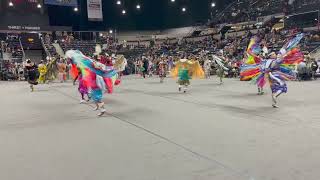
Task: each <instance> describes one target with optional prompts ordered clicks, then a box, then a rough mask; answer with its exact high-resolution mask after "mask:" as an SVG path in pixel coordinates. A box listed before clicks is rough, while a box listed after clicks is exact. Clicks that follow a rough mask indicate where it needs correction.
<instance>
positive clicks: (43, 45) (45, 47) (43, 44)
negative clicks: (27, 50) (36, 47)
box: [40, 37, 51, 58]
mask: <svg viewBox="0 0 320 180" xmlns="http://www.w3.org/2000/svg"><path fill="white" fill-rule="evenodd" d="M40 40H41V44H42V47H43V49H44V51H45V52H46V55H47V56H48V57H50V58H51V53H50V51H49V50H48V48H47V46H46V44H45V43H44V40H43V37H41V38H40Z"/></svg>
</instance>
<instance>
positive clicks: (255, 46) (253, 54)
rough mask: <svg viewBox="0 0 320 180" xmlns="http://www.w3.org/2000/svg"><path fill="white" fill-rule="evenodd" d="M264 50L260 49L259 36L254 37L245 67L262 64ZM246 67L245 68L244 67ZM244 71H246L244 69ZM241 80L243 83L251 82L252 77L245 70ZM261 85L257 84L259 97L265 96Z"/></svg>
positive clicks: (248, 49) (241, 73)
mask: <svg viewBox="0 0 320 180" xmlns="http://www.w3.org/2000/svg"><path fill="white" fill-rule="evenodd" d="M261 52H262V49H261V47H260V39H259V38H258V37H257V36H254V37H253V38H251V40H250V43H249V45H248V48H247V51H246V53H247V59H246V61H245V62H244V65H258V64H260V63H261V62H262V57H260V56H259V55H260V54H261ZM242 67H245V66H242ZM243 70H244V69H243ZM240 78H241V80H243V81H247V80H251V79H252V76H248V75H247V74H246V73H245V70H244V71H242V70H240ZM260 85H261V84H257V87H258V95H263V94H264V91H263V86H260Z"/></svg>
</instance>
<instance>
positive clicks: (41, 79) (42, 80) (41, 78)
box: [38, 60, 47, 84]
mask: <svg viewBox="0 0 320 180" xmlns="http://www.w3.org/2000/svg"><path fill="white" fill-rule="evenodd" d="M38 71H39V79H38V82H39V83H40V84H44V83H45V82H46V74H47V66H46V65H45V64H44V63H43V60H41V61H40V64H39V65H38Z"/></svg>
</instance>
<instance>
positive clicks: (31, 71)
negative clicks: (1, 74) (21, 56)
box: [25, 59, 39, 92]
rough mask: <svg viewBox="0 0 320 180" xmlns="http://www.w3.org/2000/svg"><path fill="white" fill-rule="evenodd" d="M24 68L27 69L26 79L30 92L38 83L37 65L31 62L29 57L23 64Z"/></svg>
mask: <svg viewBox="0 0 320 180" xmlns="http://www.w3.org/2000/svg"><path fill="white" fill-rule="evenodd" d="M25 68H26V70H27V80H28V83H29V84H30V89H31V92H33V91H34V86H35V85H38V78H39V72H38V67H37V65H36V64H35V63H34V62H31V60H30V59H28V60H27V62H26V64H25Z"/></svg>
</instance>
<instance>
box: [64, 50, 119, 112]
mask: <svg viewBox="0 0 320 180" xmlns="http://www.w3.org/2000/svg"><path fill="white" fill-rule="evenodd" d="M66 56H67V58H69V59H71V60H72V68H71V75H72V76H73V77H74V76H75V75H76V74H77V73H76V72H77V71H79V70H80V71H81V74H82V80H83V82H84V83H85V84H86V86H87V88H88V89H89V91H90V97H91V99H92V100H93V101H94V103H95V104H96V109H95V110H100V113H99V115H98V116H102V115H103V114H104V113H105V112H106V109H105V108H104V102H103V101H102V99H103V95H104V92H107V93H109V94H111V93H112V92H113V86H114V85H118V84H120V80H119V79H118V73H117V71H116V70H115V68H114V67H113V66H106V65H104V64H101V63H99V62H97V61H95V60H92V59H90V58H89V57H86V56H84V55H83V54H82V53H81V52H80V51H74V50H70V51H67V52H66Z"/></svg>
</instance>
